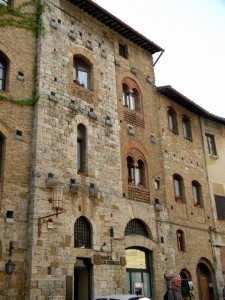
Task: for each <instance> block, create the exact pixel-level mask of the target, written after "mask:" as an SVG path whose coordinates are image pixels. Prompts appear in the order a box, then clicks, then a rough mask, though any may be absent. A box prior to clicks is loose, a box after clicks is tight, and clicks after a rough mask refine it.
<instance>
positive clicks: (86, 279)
mask: <svg viewBox="0 0 225 300" xmlns="http://www.w3.org/2000/svg"><path fill="white" fill-rule="evenodd" d="M91 273H92V265H91V260H90V258H77V260H76V263H75V268H74V299H76V300H91Z"/></svg>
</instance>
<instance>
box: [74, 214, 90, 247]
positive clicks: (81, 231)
mask: <svg viewBox="0 0 225 300" xmlns="http://www.w3.org/2000/svg"><path fill="white" fill-rule="evenodd" d="M74 247H75V248H87V249H90V248H91V226H90V223H89V221H88V220H87V219H86V218H85V217H80V218H78V219H77V220H76V222H75V224H74Z"/></svg>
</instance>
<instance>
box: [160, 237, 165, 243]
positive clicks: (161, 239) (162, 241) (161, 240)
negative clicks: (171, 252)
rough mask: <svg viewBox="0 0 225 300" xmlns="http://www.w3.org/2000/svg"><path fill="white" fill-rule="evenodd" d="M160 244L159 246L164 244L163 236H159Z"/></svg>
mask: <svg viewBox="0 0 225 300" xmlns="http://www.w3.org/2000/svg"><path fill="white" fill-rule="evenodd" d="M160 242H161V244H164V237H163V236H161V238H160Z"/></svg>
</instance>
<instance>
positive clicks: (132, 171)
mask: <svg viewBox="0 0 225 300" xmlns="http://www.w3.org/2000/svg"><path fill="white" fill-rule="evenodd" d="M127 172H128V184H131V185H135V186H138V185H143V186H144V185H145V168H144V162H143V161H142V160H141V159H139V160H138V161H137V164H134V160H133V158H132V157H131V156H128V157H127Z"/></svg>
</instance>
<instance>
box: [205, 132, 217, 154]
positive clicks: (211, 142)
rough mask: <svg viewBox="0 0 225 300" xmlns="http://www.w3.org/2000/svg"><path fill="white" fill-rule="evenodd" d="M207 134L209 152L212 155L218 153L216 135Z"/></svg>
mask: <svg viewBox="0 0 225 300" xmlns="http://www.w3.org/2000/svg"><path fill="white" fill-rule="evenodd" d="M205 136H206V143H207V149H208V153H209V154H212V155H217V152H216V144H215V137H214V135H212V134H207V133H206V135H205Z"/></svg>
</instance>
